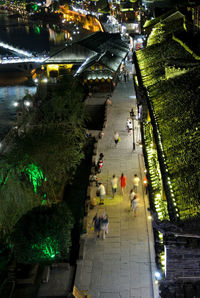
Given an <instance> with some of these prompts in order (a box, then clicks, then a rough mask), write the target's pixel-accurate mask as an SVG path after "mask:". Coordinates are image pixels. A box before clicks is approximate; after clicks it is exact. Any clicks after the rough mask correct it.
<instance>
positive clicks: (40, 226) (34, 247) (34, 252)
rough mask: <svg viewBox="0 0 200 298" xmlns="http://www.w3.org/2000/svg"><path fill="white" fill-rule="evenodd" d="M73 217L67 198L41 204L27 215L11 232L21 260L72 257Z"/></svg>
mask: <svg viewBox="0 0 200 298" xmlns="http://www.w3.org/2000/svg"><path fill="white" fill-rule="evenodd" d="M72 228H73V219H72V215H71V212H70V210H69V209H68V207H67V205H66V203H65V202H62V203H59V204H56V205H52V207H46V206H45V207H37V208H34V209H33V210H31V211H29V212H28V213H27V214H26V215H24V216H23V217H22V218H21V219H20V220H19V222H18V223H17V224H16V226H15V229H14V232H13V233H12V235H11V241H12V243H13V252H14V255H15V258H16V260H17V261H18V262H19V263H37V262H52V261H63V260H67V259H68V257H69V251H70V247H71V230H72Z"/></svg>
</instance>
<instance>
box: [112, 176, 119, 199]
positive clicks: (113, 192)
mask: <svg viewBox="0 0 200 298" xmlns="http://www.w3.org/2000/svg"><path fill="white" fill-rule="evenodd" d="M117 182H118V178H117V177H116V176H115V175H113V177H112V179H111V185H112V196H113V198H114V196H115V193H116V191H117Z"/></svg>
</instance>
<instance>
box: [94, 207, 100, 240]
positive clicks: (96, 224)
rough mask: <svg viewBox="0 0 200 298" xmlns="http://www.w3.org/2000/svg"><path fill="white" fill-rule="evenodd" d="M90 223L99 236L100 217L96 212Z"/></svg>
mask: <svg viewBox="0 0 200 298" xmlns="http://www.w3.org/2000/svg"><path fill="white" fill-rule="evenodd" d="M92 224H93V225H94V231H95V232H96V233H97V238H99V237H100V232H101V217H100V216H99V215H98V213H96V214H95V216H94V217H93V220H92Z"/></svg>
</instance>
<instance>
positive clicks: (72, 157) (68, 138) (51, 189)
mask: <svg viewBox="0 0 200 298" xmlns="http://www.w3.org/2000/svg"><path fill="white" fill-rule="evenodd" d="M69 85H70V86H69ZM83 96H84V94H83V90H81V88H80V85H78V82H76V81H74V82H72V79H71V78H69V77H66V80H65V84H64V85H63V83H62V82H61V84H60V85H59V88H58V89H56V90H55V92H53V93H51V94H49V96H48V98H46V100H44V101H43V103H42V104H41V107H40V113H39V115H37V125H36V126H35V127H34V126H33V128H32V129H31V130H30V131H29V133H28V134H26V135H25V137H24V138H16V140H15V144H16V146H15V151H14V152H13V153H11V154H10V155H12V157H11V159H12V161H13V163H14V162H15V160H18V161H22V162H23V161H24V156H26V158H27V161H28V164H29V166H30V164H35V165H39V168H40V169H41V171H42V173H43V175H44V177H45V179H43V180H41V183H42V185H41V188H40V191H41V193H42V194H47V199H48V201H49V202H52V201H54V202H56V201H57V200H59V199H60V196H61V195H62V188H63V187H64V185H65V183H71V181H72V179H73V175H74V173H75V171H76V169H77V167H78V165H79V163H80V161H81V159H82V158H83V157H84V153H83V151H84V150H83V148H84V146H85V142H86V138H85V129H84V121H85V119H86V113H85V108H84V104H83V102H82V99H83ZM34 117H35V114H34V115H33V120H32V122H34V121H36V119H35V120H34ZM13 154H14V155H13Z"/></svg>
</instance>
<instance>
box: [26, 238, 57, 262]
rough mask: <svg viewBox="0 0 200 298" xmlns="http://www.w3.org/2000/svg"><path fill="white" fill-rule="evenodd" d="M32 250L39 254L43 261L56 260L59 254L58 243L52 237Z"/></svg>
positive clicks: (33, 246)
mask: <svg viewBox="0 0 200 298" xmlns="http://www.w3.org/2000/svg"><path fill="white" fill-rule="evenodd" d="M32 249H33V250H35V251H36V252H38V254H39V255H41V258H42V259H54V258H55V257H56V256H57V255H58V254H59V246H58V242H57V241H56V240H54V239H52V238H51V237H47V238H46V239H44V241H43V242H42V243H40V244H34V245H32Z"/></svg>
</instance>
